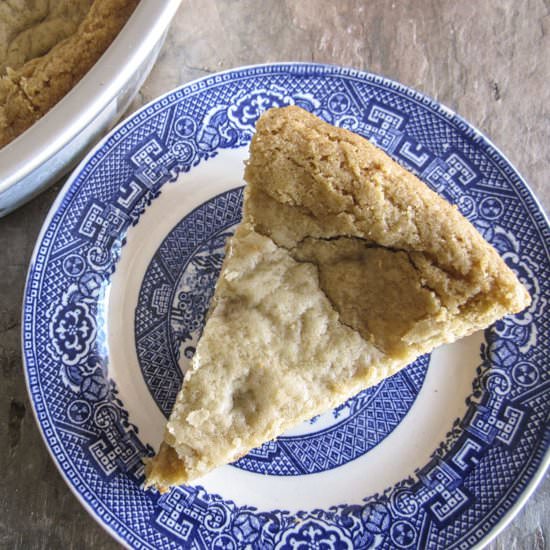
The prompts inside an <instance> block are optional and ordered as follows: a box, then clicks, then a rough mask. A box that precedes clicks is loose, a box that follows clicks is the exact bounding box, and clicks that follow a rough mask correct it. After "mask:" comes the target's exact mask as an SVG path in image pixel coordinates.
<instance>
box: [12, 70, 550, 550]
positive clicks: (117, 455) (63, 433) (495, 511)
mask: <svg viewBox="0 0 550 550" xmlns="http://www.w3.org/2000/svg"><path fill="white" fill-rule="evenodd" d="M291 103H296V104H299V105H302V106H303V107H304V108H306V109H308V110H310V111H312V112H314V113H316V114H318V115H319V116H321V117H323V118H325V119H326V120H328V121H330V122H332V123H334V124H338V125H341V126H345V127H348V128H351V129H353V130H354V131H356V132H358V133H360V134H362V135H364V136H366V137H368V138H369V139H371V140H372V141H373V142H375V143H377V144H378V145H379V146H380V147H382V148H384V149H385V150H386V151H387V152H388V153H389V154H390V155H392V156H393V157H394V158H395V159H396V160H397V161H398V162H400V163H401V164H403V165H404V166H406V167H407V168H408V169H410V170H412V171H413V172H415V173H417V174H418V175H419V176H420V177H421V178H422V179H423V180H424V181H425V182H426V183H427V184H428V185H429V186H431V187H432V188H433V189H435V190H437V191H438V192H440V193H442V194H443V195H444V196H445V197H446V198H447V199H448V200H450V201H451V202H453V203H455V204H457V205H458V207H459V208H460V209H461V210H462V212H463V213H464V214H465V215H466V216H468V218H469V219H470V220H471V221H472V222H473V223H474V224H475V225H476V226H477V227H478V229H479V230H480V231H482V232H483V234H484V236H485V237H486V238H487V239H488V240H489V241H490V242H492V243H493V244H494V245H495V246H496V247H497V249H498V250H499V252H500V253H501V254H502V255H503V257H504V258H505V259H506V261H507V262H508V263H509V265H510V266H511V267H512V268H513V269H515V270H516V271H517V273H518V274H519V276H520V278H522V280H524V281H525V282H526V284H527V285H528V286H529V289H530V291H531V292H532V294H533V297H534V300H533V304H532V305H531V307H530V308H529V309H528V310H527V311H526V312H524V313H522V314H521V315H519V316H515V317H510V318H507V319H506V320H504V321H502V322H500V323H497V324H496V325H495V326H493V327H491V328H490V329H488V330H487V331H486V332H485V335H484V336H485V338H484V343H483V345H482V347H481V349H480V364H479V368H478V370H477V374H476V377H475V379H474V380H473V388H472V393H471V395H470V396H469V397H468V400H467V403H466V404H467V412H466V414H465V415H464V416H463V417H462V418H457V419H456V421H455V423H454V425H453V426H450V427H449V432H448V434H447V436H446V438H445V439H444V441H442V442H441V444H440V445H439V447H438V448H437V449H434V452H433V453H432V455H431V457H430V459H429V461H428V462H427V463H426V464H425V465H423V466H422V467H421V468H419V469H418V470H416V471H414V472H410V476H409V477H407V478H406V479H403V480H401V481H400V482H398V483H396V484H395V485H394V486H392V487H388V489H387V490H386V491H384V492H383V493H382V494H374V495H365V497H364V498H363V500H362V501H361V502H356V503H352V504H347V503H344V502H343V503H341V504H339V505H338V506H335V507H332V508H329V509H316V510H301V511H297V512H290V511H286V510H278V509H272V510H258V509H256V508H254V507H253V506H249V505H243V506H240V505H237V504H235V503H234V502H231V501H229V500H226V499H224V498H222V497H221V496H218V495H215V494H212V493H209V492H207V491H206V490H205V489H203V488H202V487H179V488H176V489H174V490H172V491H171V492H170V493H168V494H166V495H159V494H158V493H156V492H154V491H148V492H144V491H143V490H142V489H141V483H142V481H143V462H142V460H143V458H144V457H146V456H150V455H151V454H152V449H151V448H150V447H148V446H147V445H146V444H145V443H143V442H142V440H141V438H140V433H139V429H138V427H137V426H134V425H133V424H132V423H131V419H130V418H129V414H128V412H127V410H126V409H125V407H124V403H123V402H122V401H121V400H120V397H119V393H118V390H117V386H116V384H115V381H114V380H113V379H112V378H111V376H112V373H110V372H109V353H108V347H107V343H106V342H107V338H106V326H107V324H106V322H105V307H106V298H105V297H106V288H108V286H109V285H110V282H111V277H112V275H113V272H114V270H115V269H116V266H117V263H118V260H119V258H120V255H121V251H122V250H123V246H124V243H125V238H126V233H127V231H128V230H129V229H130V228H132V227H133V226H134V225H136V224H139V223H140V216H141V214H142V213H143V212H144V211H145V210H146V209H147V208H148V207H149V205H151V203H153V202H154V201H155V200H156V199H157V197H158V196H159V195H160V194H161V193H162V192H163V187H164V186H165V185H170V184H171V182H173V181H174V180H175V179H177V177H178V175H179V174H180V173H182V172H188V171H190V170H193V169H194V167H195V166H197V165H198V164H200V163H203V162H207V161H208V159H210V158H212V157H213V156H215V155H216V154H218V152H219V151H220V150H221V149H224V148H225V149H227V148H236V147H241V146H244V145H246V144H247V143H248V141H249V140H250V136H251V132H252V127H253V123H254V117H256V116H258V114H259V113H260V112H261V111H262V110H263V109H265V108H267V107H268V106H271V105H286V104H291ZM225 203H226V206H225V207H226V214H227V216H226V218H225V221H223V220H222V221H219V222H218V225H217V227H218V229H219V230H220V232H221V233H220V237H221V234H222V233H224V232H225V231H229V230H230V227H231V224H232V223H234V219H233V218H232V216H233V215H234V213H235V211H236V209H238V206H236V204H235V202H234V201H233V202H231V201H230V200H226V201H225ZM196 228H197V231H198V234H197V242H199V243H203V244H204V243H208V242H209V238H211V237H212V236H211V235H210V237H209V238H206V237H207V236H206V235H204V234H201V231H203V230H204V226H201V225H200V224H197V225H196ZM548 239H549V233H548V223H547V221H546V219H545V218H544V215H543V214H542V213H541V211H540V209H539V207H538V206H537V204H536V202H535V201H534V199H533V197H532V196H531V194H530V192H529V191H528V189H527V188H526V186H525V185H524V183H523V182H522V180H521V178H520V177H519V176H518V174H517V173H516V172H515V171H514V170H513V168H512V167H511V166H510V165H509V164H508V163H507V161H506V160H505V159H504V158H503V157H502V156H501V155H500V153H498V151H496V150H495V149H494V148H493V147H492V146H491V145H490V144H489V143H488V142H487V141H486V140H485V139H484V138H483V137H482V136H480V135H479V134H478V133H477V132H476V131H475V130H473V129H472V128H471V127H469V126H468V125H467V124H466V123H465V122H464V121H463V120H462V119H460V118H459V117H457V116H456V115H454V114H453V113H451V112H450V111H448V110H446V109H444V108H442V107H440V106H439V105H437V104H435V103H433V102H432V101H431V100H430V99H428V98H426V97H424V96H422V95H420V94H418V93H416V92H414V91H412V90H410V89H408V88H405V87H403V86H401V85H400V84H397V83H395V82H391V81H388V80H385V79H383V78H381V77H378V76H374V75H369V74H366V73H360V72H357V71H353V70H348V69H340V68H337V67H326V66H319V65H310V64H290V65H284V64H283V65H271V66H263V67H251V68H247V69H243V70H236V71H232V72H227V73H223V74H221V75H215V76H212V77H208V78H206V79H203V80H200V81H197V82H195V83H192V84H189V85H186V86H183V87H181V88H180V89H178V90H175V91H174V92H171V93H169V94H167V95H166V96H164V97H162V98H159V99H158V100H157V101H155V102H154V103H152V104H151V105H149V106H147V107H146V108H144V109H143V110H141V111H140V112H138V113H136V114H135V115H133V116H132V117H130V119H128V120H127V121H126V122H125V123H124V124H123V125H121V126H120V127H119V128H118V129H116V130H115V131H114V132H113V133H112V134H111V135H110V136H109V137H108V139H107V140H106V141H104V142H103V143H102V144H101V145H100V146H99V147H98V148H97V149H96V150H95V151H94V152H93V154H92V155H91V156H90V157H89V159H88V160H87V161H86V163H85V164H84V165H82V166H81V167H80V168H79V169H78V170H77V172H76V173H75V175H74V176H73V178H71V180H70V182H69V184H68V185H67V187H66V188H65V190H64V191H63V193H62V196H61V197H60V201H59V202H58V204H57V206H56V208H55V210H54V211H53V212H52V213H51V215H50V216H49V218H48V220H47V221H46V224H45V228H44V231H43V233H42V235H41V238H40V240H39V242H38V244H37V249H36V251H35V254H34V257H33V263H32V266H31V269H30V271H29V276H28V280H27V286H26V291H25V303H24V314H23V323H22V325H23V350H24V356H25V369H26V375H27V381H28V385H29V390H30V396H31V399H32V402H33V406H34V408H35V411H36V415H37V419H38V421H39V424H40V426H41V429H42V432H43V435H44V438H45V440H46V442H47V444H48V446H49V447H50V450H51V452H52V455H53V456H54V457H55V459H56V460H57V462H58V464H59V466H60V469H61V471H62V472H63V475H64V476H65V477H66V479H67V481H68V482H69V483H70V484H71V485H72V486H73V488H74V489H75V491H76V492H77V493H78V494H79V497H80V499H81V501H82V502H83V503H84V504H85V505H86V506H87V507H88V508H89V509H90V510H91V511H92V513H93V514H94V515H95V516H96V517H97V518H99V519H100V521H102V522H103V523H104V524H105V525H106V526H107V528H108V529H109V530H110V531H111V532H112V533H113V534H114V535H115V536H117V537H118V538H119V539H120V540H121V541H123V542H124V543H125V544H127V545H128V546H132V547H135V548H175V547H183V548H197V547H206V548H251V549H255V550H259V549H264V548H282V547H298V548H300V547H303V548H305V547H315V546H317V547H318V548H327V549H328V548H352V547H353V548H385V549H390V548H391V549H393V548H428V547H430V548H432V547H433V548H435V547H445V548H461V549H462V548H470V547H472V546H474V545H476V544H477V543H479V542H480V541H483V540H484V539H485V537H487V536H488V534H489V533H490V532H491V531H492V530H493V529H494V527H495V525H496V524H497V523H498V522H499V521H501V520H502V519H503V517H504V515H505V514H506V512H507V511H508V510H510V508H511V507H512V506H513V505H514V503H516V502H517V501H518V499H519V498H520V496H521V494H522V492H523V491H525V489H526V487H527V486H528V484H529V482H530V481H532V480H533V479H534V477H535V476H536V475H537V471H538V470H539V469H540V468H541V467H542V466H543V465H544V463H545V460H546V459H545V453H546V451H547V449H548V443H549V440H548V437H549V436H548V430H547V418H548V413H549V412H550V403H549V401H548V399H547V396H548V390H547V387H548V369H547V368H546V366H547V357H548V354H549V334H550V331H549V330H548V329H549V326H548V318H547V316H546V315H545V314H544V311H545V308H546V307H547V303H546V300H547V296H548V290H549V284H550V283H549V281H550V261H549V254H548V249H547V243H548ZM188 241H189V239H188ZM207 246H209V245H207ZM168 248H169V247H168ZM217 249H218V246H217V245H216V246H214V247H212V249H211V250H210V249H205V250H204V253H199V254H198V255H197V258H196V261H195V262H194V263H193V265H192V267H191V268H192V269H193V270H194V271H193V274H194V275H193V278H192V279H189V280H186V279H185V277H184V278H182V279H181V280H180V282H181V284H180V283H178V284H177V285H175V284H174V285H172V286H169V287H166V286H165V287H163V286H162V285H160V286H159V287H158V288H156V289H155V290H156V294H155V293H153V294H151V298H152V300H153V301H152V302H151V303H150V304H149V306H148V307H142V308H141V309H140V307H139V304H138V307H137V309H136V316H137V317H138V316H144V317H145V316H147V315H149V313H150V312H151V311H153V310H156V311H159V312H160V311H164V312H165V313H166V314H167V315H168V316H170V314H169V312H170V311H173V314H174V315H175V317H174V319H173V326H174V327H175V328H174V331H176V332H178V334H179V337H180V338H181V339H183V340H185V338H186V337H187V336H189V335H190V334H192V331H191V330H190V329H189V328H188V329H186V328H185V327H186V326H187V325H186V322H187V321H186V320H185V319H184V321H183V322H181V323H179V321H178V319H177V318H176V317H177V315H178V314H183V316H184V317H185V311H186V308H187V307H189V304H190V305H191V307H195V308H196V310H197V311H204V309H205V307H206V306H205V302H206V300H203V301H200V300H198V298H197V294H200V293H201V291H205V290H206V289H207V288H210V287H209V285H211V281H212V278H213V273H214V272H215V270H216V269H217V266H219V261H218V260H219V259H216V258H215V254H216V250H217ZM180 252H181V251H177V254H176V255H179V254H180ZM187 255H188V256H193V254H190V253H187ZM176 263H177V262H176ZM176 263H174V257H169V255H167V256H166V257H164V258H163V261H162V264H158V265H157V264H155V265H157V267H158V268H159V269H167V270H170V269H171V268H172V267H173V268H174V269H175V270H176V271H177V273H180V272H181V269H180V267H178V266H176ZM152 265H153V262H152ZM184 271H185V270H184ZM177 273H176V272H174V273H173V274H174V278H175V279H177V276H176V275H177ZM196 281H198V283H197V285H198V286H195V282H196ZM175 289H178V291H177V292H176V291H175ZM172 292H174V293H172ZM153 298H154V299H153ZM137 317H136V318H137ZM195 318H196V317H193V319H195ZM140 319H141V317H140ZM140 322H145V321H144V320H143V319H141V320H140ZM193 322H194V321H193ZM193 322H192V323H193ZM189 326H191V325H189ZM193 326H195V325H193ZM186 330H187V333H186ZM138 340H139V338H138V335H136V342H138ZM166 344H167V345H166V346H165V347H164V346H161V348H162V349H163V350H165V353H167V354H172V355H173V356H174V357H176V362H177V356H178V353H179V351H180V350H179V349H174V346H172V347H171V345H170V341H169V340H168V339H167V340H166ZM192 348H193V341H192V340H188V341H187V342H186V345H185V346H184V349H183V353H184V354H185V356H187V354H191V353H192V351H193V350H192ZM409 372H410V373H412V372H413V371H409ZM411 377H412V378H414V377H413V375H412V374H411ZM415 379H416V378H415ZM413 381H414V380H413ZM416 383H417V385H416V387H420V385H421V381H420V382H419V381H418V380H416ZM159 399H161V398H159ZM162 399H164V400H166V399H168V398H167V397H166V396H164V397H162ZM370 403H372V401H368V403H367V409H368V404H370ZM349 410H350V408H348V409H346V410H344V409H342V411H341V413H340V417H339V418H338V420H340V419H341V418H343V417H346V418H347V415H348V414H349ZM359 441H360V440H359V439H358V440H357V443H356V444H357V445H359ZM271 450H272V448H271V447H269V445H268V446H267V447H266V448H265V449H263V450H262V452H265V453H269V452H270V451H271ZM312 452H313V451H308V453H312ZM306 454H307V453H306ZM260 458H261V457H256V460H257V461H259V460H260ZM326 475H330V473H328V474H326Z"/></svg>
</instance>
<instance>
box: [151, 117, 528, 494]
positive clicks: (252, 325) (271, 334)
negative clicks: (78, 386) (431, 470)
mask: <svg viewBox="0 0 550 550" xmlns="http://www.w3.org/2000/svg"><path fill="white" fill-rule="evenodd" d="M245 180H246V182H247V187H246V189H245V199H244V208H243V219H242V222H241V224H240V225H239V226H238V228H237V230H236V232H235V235H234V236H233V237H232V238H231V239H230V240H229V242H228V244H227V247H226V257H225V260H224V264H223V267H222V270H221V274H220V277H219V280H218V283H217V286H216V290H215V294H214V297H213V299H212V303H211V306H210V311H209V315H208V319H207V321H206V324H205V327H204V330H203V333H202V336H201V338H200V340H199V342H198V345H197V349H196V353H195V356H194V358H193V364H192V368H191V369H190V370H189V371H188V372H187V373H186V374H185V378H184V382H183V386H182V389H181V391H180V393H179V395H178V397H177V401H176V404H175V406H174V409H173V411H172V414H171V416H170V419H169V421H168V424H167V426H166V430H165V436H164V442H163V443H162V444H161V447H160V450H159V452H158V454H157V455H156V456H155V457H154V458H153V459H152V460H150V461H149V462H148V464H147V466H146V476H147V479H146V484H147V485H148V486H151V485H153V486H156V487H157V488H158V489H160V490H165V489H167V488H168V487H170V486H171V485H174V484H181V483H187V482H189V481H191V480H194V479H196V478H198V477H200V476H202V475H204V474H206V473H207V472H209V471H211V470H212V469H214V468H216V467H218V466H220V465H222V464H227V463H229V462H231V461H234V460H236V459H237V458H239V457H241V456H243V455H244V454H246V453H247V452H248V451H249V450H250V449H252V448H254V447H256V446H259V445H261V444H262V443H264V442H265V441H268V440H270V439H273V438H275V437H277V436H279V435H281V434H282V433H283V432H284V431H285V430H287V429H289V428H290V427H292V426H294V425H296V424H297V423H299V422H301V421H304V420H307V419H309V418H311V417H313V416H315V415H317V414H320V413H322V412H324V411H326V410H329V409H331V408H332V407H335V406H336V405H338V404H340V403H342V402H344V401H345V400H346V399H348V398H349V397H351V396H353V395H354V394H356V393H358V392H359V391H361V390H363V389H364V388H366V387H368V386H372V385H374V384H377V383H378V382H380V381H381V380H382V379H384V378H386V377H388V376H391V375H392V374H394V373H396V372H397V371H398V370H399V369H401V368H403V367H405V366H406V365H407V364H408V363H410V362H412V361H413V360H414V359H415V358H416V357H418V356H419V355H421V354H424V353H427V352H429V351H431V350H432V349H434V347H436V346H438V345H441V344H444V343H448V342H452V341H454V340H456V339H458V338H461V337H463V336H465V335H467V334H471V333H472V332H474V331H477V330H479V329H482V328H485V327H487V326H488V325H490V324H491V323H493V322H494V321H496V320H497V319H499V318H501V317H503V316H504V315H506V314H509V313H516V312H519V311H521V310H522V309H524V308H525V307H527V306H528V305H529V303H530V297H529V294H528V292H527V290H526V289H525V288H524V287H523V285H522V284H521V283H520V282H519V281H518V280H517V278H516V276H515V275H514V273H513V272H512V271H511V270H510V269H509V268H508V267H507V266H506V264H505V263H504V261H503V260H502V259H501V258H500V256H499V255H498V253H497V252H496V251H495V250H494V248H493V247H492V246H491V245H489V244H488V243H487V242H486V241H484V239H483V238H482V237H481V235H480V234H479V233H478V232H477V231H476V229H475V228H474V227H473V226H472V225H471V224H470V223H469V222H468V221H467V220H466V219H465V218H464V217H463V216H462V215H461V214H460V213H459V211H458V209H457V208H456V207H454V206H452V205H451V204H449V203H448V202H446V201H445V200H444V199H443V198H441V197H440V196H439V195H437V194H436V193H434V192H433V191H431V190H430V189H429V188H428V187H427V186H426V185H425V184H424V183H423V182H421V181H420V180H419V179H418V178H416V177H415V176H414V175H413V174H411V173H409V172H407V171H406V170H405V169H404V168H402V167H401V166H400V165H398V164H397V163H396V162H394V161H393V160H392V159H391V158H390V157H388V156H387V155H386V154H385V153H384V152H383V151H381V150H380V149H378V148H377V147H375V146H374V145H372V144H371V143H370V142H369V141H367V140H366V139H364V138H362V137H360V136H358V135H356V134H354V133H352V132H350V131H347V130H344V129H340V128H336V127H334V126H331V125H329V124H327V123H325V122H323V121H322V120H320V119H319V118H317V117H315V116H313V115H311V114H309V113H307V112H306V111H304V110H302V109H300V108H298V107H286V108H282V109H271V110H269V111H267V112H266V113H264V114H263V115H262V116H261V118H260V119H259V120H258V123H257V125H256V133H255V135H254V138H253V139H252V142H251V145H250V158H249V160H248V162H247V164H246V169H245Z"/></svg>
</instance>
